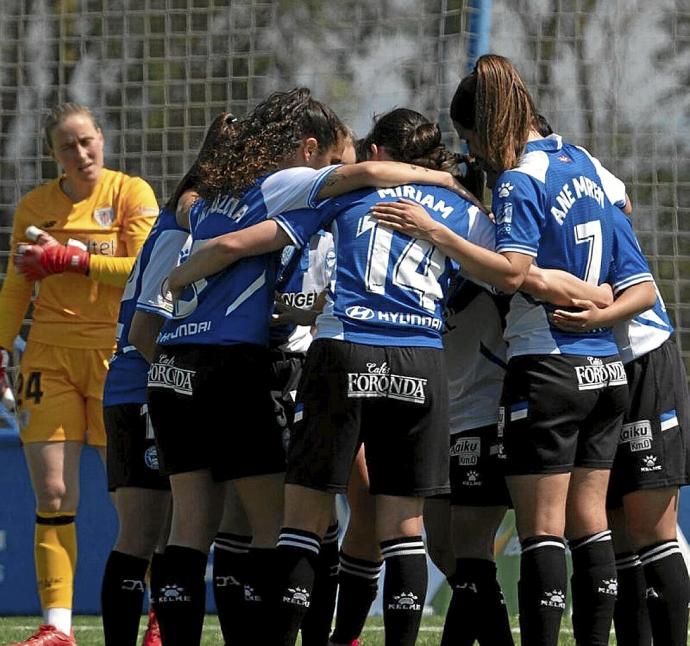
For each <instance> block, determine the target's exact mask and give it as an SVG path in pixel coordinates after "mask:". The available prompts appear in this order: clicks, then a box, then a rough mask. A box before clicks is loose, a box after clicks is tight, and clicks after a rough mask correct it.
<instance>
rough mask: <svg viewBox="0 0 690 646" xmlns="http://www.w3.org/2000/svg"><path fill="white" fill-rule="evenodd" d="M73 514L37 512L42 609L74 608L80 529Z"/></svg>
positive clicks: (39, 589)
mask: <svg viewBox="0 0 690 646" xmlns="http://www.w3.org/2000/svg"><path fill="white" fill-rule="evenodd" d="M74 516H75V514H74V513H73V512H72V513H70V512H50V511H37V512H36V531H35V534H34V556H35V559H36V579H37V584H38V596H39V597H40V599H41V607H42V608H43V609H44V610H46V609H49V608H71V607H72V591H73V587H74V570H75V567H76V563H77V528H76V526H75V524H74Z"/></svg>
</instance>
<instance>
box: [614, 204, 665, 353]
mask: <svg viewBox="0 0 690 646" xmlns="http://www.w3.org/2000/svg"><path fill="white" fill-rule="evenodd" d="M613 241H614V247H613V248H614V253H613V276H614V278H613V289H614V293H615V294H619V293H620V292H622V291H624V290H625V289H627V288H628V287H632V286H633V285H637V284H639V283H644V282H648V281H652V282H654V277H653V276H652V274H651V272H650V271H649V265H648V264H647V260H646V259H645V257H644V255H643V254H642V250H641V249H640V245H639V242H638V241H637V237H636V236H635V232H634V230H633V227H632V224H631V223H630V220H628V218H627V217H625V214H624V213H622V212H621V211H619V210H617V213H616V214H615V228H614V238H613ZM654 287H655V288H656V283H655V284H654ZM656 292H657V298H656V303H654V307H652V308H650V309H648V310H646V311H644V312H642V313H641V314H638V315H637V316H635V317H634V318H632V319H630V320H628V321H624V322H622V323H619V324H618V325H616V326H615V327H614V329H613V331H614V334H615V337H616V342H617V343H618V348H619V351H620V354H621V358H622V359H623V362H624V363H628V362H630V361H633V360H634V359H637V358H638V357H641V356H643V355H645V354H647V353H648V352H651V351H652V350H655V349H656V348H658V347H659V346H660V345H661V344H662V343H664V341H666V339H668V338H669V337H670V336H671V334H672V333H673V326H672V325H671V321H670V320H669V318H668V315H667V313H666V306H665V305H664V301H663V299H662V298H661V294H659V290H658V288H657V290H656Z"/></svg>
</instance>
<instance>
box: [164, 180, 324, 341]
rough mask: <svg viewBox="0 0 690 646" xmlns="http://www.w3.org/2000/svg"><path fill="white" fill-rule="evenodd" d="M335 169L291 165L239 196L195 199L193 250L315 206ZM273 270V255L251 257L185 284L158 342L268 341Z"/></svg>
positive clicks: (272, 292)
mask: <svg viewBox="0 0 690 646" xmlns="http://www.w3.org/2000/svg"><path fill="white" fill-rule="evenodd" d="M335 168H337V166H327V167H326V168H324V169H321V170H318V171H316V170H313V169H311V168H306V167H300V168H290V169H287V170H283V171H279V172H276V173H273V174H271V175H267V176H265V177H263V178H261V179H259V180H257V182H256V184H255V185H254V186H253V187H251V188H250V189H248V190H247V191H246V192H245V193H244V194H243V195H242V196H241V197H239V198H237V197H233V196H231V195H221V196H219V197H217V198H215V199H214V200H213V201H211V202H206V201H204V200H199V201H197V202H196V203H195V205H194V206H193V207H192V210H191V212H190V227H191V232H192V239H193V242H192V253H194V250H195V249H196V248H197V247H198V246H199V245H200V244H202V243H203V242H204V241H205V240H208V239H211V238H215V237H217V236H220V235H223V234H226V233H232V232H234V231H240V230H242V229H246V228H247V227H250V226H252V225H254V224H258V223H259V222H262V221H264V220H266V219H267V218H269V217H272V216H274V215H277V214H279V213H281V212H283V211H288V210H292V209H304V208H309V207H311V206H314V205H315V204H316V197H315V196H316V195H318V192H319V190H320V188H321V185H322V183H323V182H324V181H325V179H326V177H328V175H329V174H330V173H331V172H332V171H333V170H335ZM277 270H278V257H277V255H276V254H264V255H261V256H252V257H248V258H244V259H242V260H240V261H238V262H236V263H234V264H232V265H230V266H229V267H227V268H225V269H224V270H223V271H221V272H219V273H217V274H214V275H212V276H208V277H207V278H204V279H202V280H200V281H197V282H196V283H194V284H192V285H189V286H188V287H187V288H186V289H185V290H184V291H183V293H182V295H181V297H180V299H179V301H178V303H177V306H176V308H175V312H174V315H173V316H174V318H173V319H171V320H169V321H167V322H166V323H165V325H164V326H163V329H162V331H161V334H160V335H159V338H158V342H159V343H160V344H161V345H179V344H190V343H191V344H210V345H227V344H235V343H253V344H258V345H268V337H269V325H268V323H269V319H270V315H271V313H272V311H273V306H274V285H275V281H276V273H277Z"/></svg>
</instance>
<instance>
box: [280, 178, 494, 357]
mask: <svg viewBox="0 0 690 646" xmlns="http://www.w3.org/2000/svg"><path fill="white" fill-rule="evenodd" d="M401 197H404V198H408V199H411V200H414V201H416V202H418V203H419V204H421V205H422V206H423V207H425V208H426V210H427V212H428V213H429V214H430V215H431V217H432V218H434V220H436V221H438V222H441V223H443V224H444V225H445V226H447V227H448V228H449V229H451V230H452V231H454V232H455V233H457V234H458V235H460V236H462V237H463V238H466V239H468V240H471V241H472V242H476V243H477V244H480V245H481V246H484V247H489V248H491V247H493V242H494V240H493V237H494V231H493V224H492V223H491V222H490V221H489V219H488V218H486V216H484V215H483V214H482V213H481V212H480V211H479V209H477V207H475V206H473V205H472V204H470V203H469V202H467V201H466V200H464V199H463V198H461V197H460V196H458V195H456V194H455V193H453V192H451V191H449V190H447V189H444V188H439V187H435V186H426V185H418V184H412V185H406V186H398V187H396V188H391V189H379V190H373V189H366V190H360V191H355V192H352V193H348V194H346V195H342V196H340V197H338V198H333V199H331V200H328V201H326V202H324V203H322V204H321V205H320V206H319V208H318V209H316V210H315V211H311V212H304V213H303V216H302V217H301V218H295V217H292V218H290V220H288V219H287V217H285V216H279V217H277V218H276V220H277V221H278V223H279V224H280V225H281V226H282V227H283V229H284V230H285V231H286V233H287V234H288V235H289V236H290V237H291V238H292V240H293V241H294V243H295V244H296V245H299V246H302V245H304V244H305V242H306V241H307V240H309V237H310V236H311V235H312V233H314V232H315V231H317V230H319V229H320V228H326V227H328V226H329V225H330V228H331V232H332V234H333V239H334V244H335V254H336V268H335V274H334V277H333V279H332V280H331V283H330V289H329V292H328V298H327V302H326V306H325V308H324V311H323V313H322V314H321V315H320V316H319V317H318V319H317V321H316V325H317V333H316V338H317V339H319V338H330V339H340V340H344V341H351V342H353V343H362V344H370V345H388V346H428V347H436V348H441V347H442V346H443V344H442V342H441V334H442V332H443V327H444V323H443V312H442V300H443V298H444V296H445V293H446V291H447V289H448V284H449V280H450V278H451V277H452V274H453V273H454V272H455V270H456V269H457V265H456V264H455V263H454V262H453V261H452V260H451V259H450V258H448V257H447V256H446V255H445V254H444V253H443V252H442V251H441V250H440V249H438V248H436V247H435V246H433V245H432V244H431V243H429V242H427V241H425V240H416V239H413V238H410V237H409V236H407V235H403V234H401V233H398V232H393V231H392V230H391V229H388V228H386V227H384V226H381V225H380V224H378V222H377V220H376V219H375V218H374V217H372V215H371V214H370V209H371V208H372V207H373V206H374V204H376V203H377V202H381V201H396V200H398V199H399V198H401ZM290 215H293V214H290Z"/></svg>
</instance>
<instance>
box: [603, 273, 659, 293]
mask: <svg viewBox="0 0 690 646" xmlns="http://www.w3.org/2000/svg"><path fill="white" fill-rule="evenodd" d="M653 282H654V276H652V275H651V274H648V273H644V274H635V275H634V276H630V277H628V278H626V279H625V280H621V281H619V282H617V283H614V285H613V293H614V294H617V293H618V292H620V291H621V290H623V289H627V288H628V287H631V286H632V285H638V284H639V283H653Z"/></svg>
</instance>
